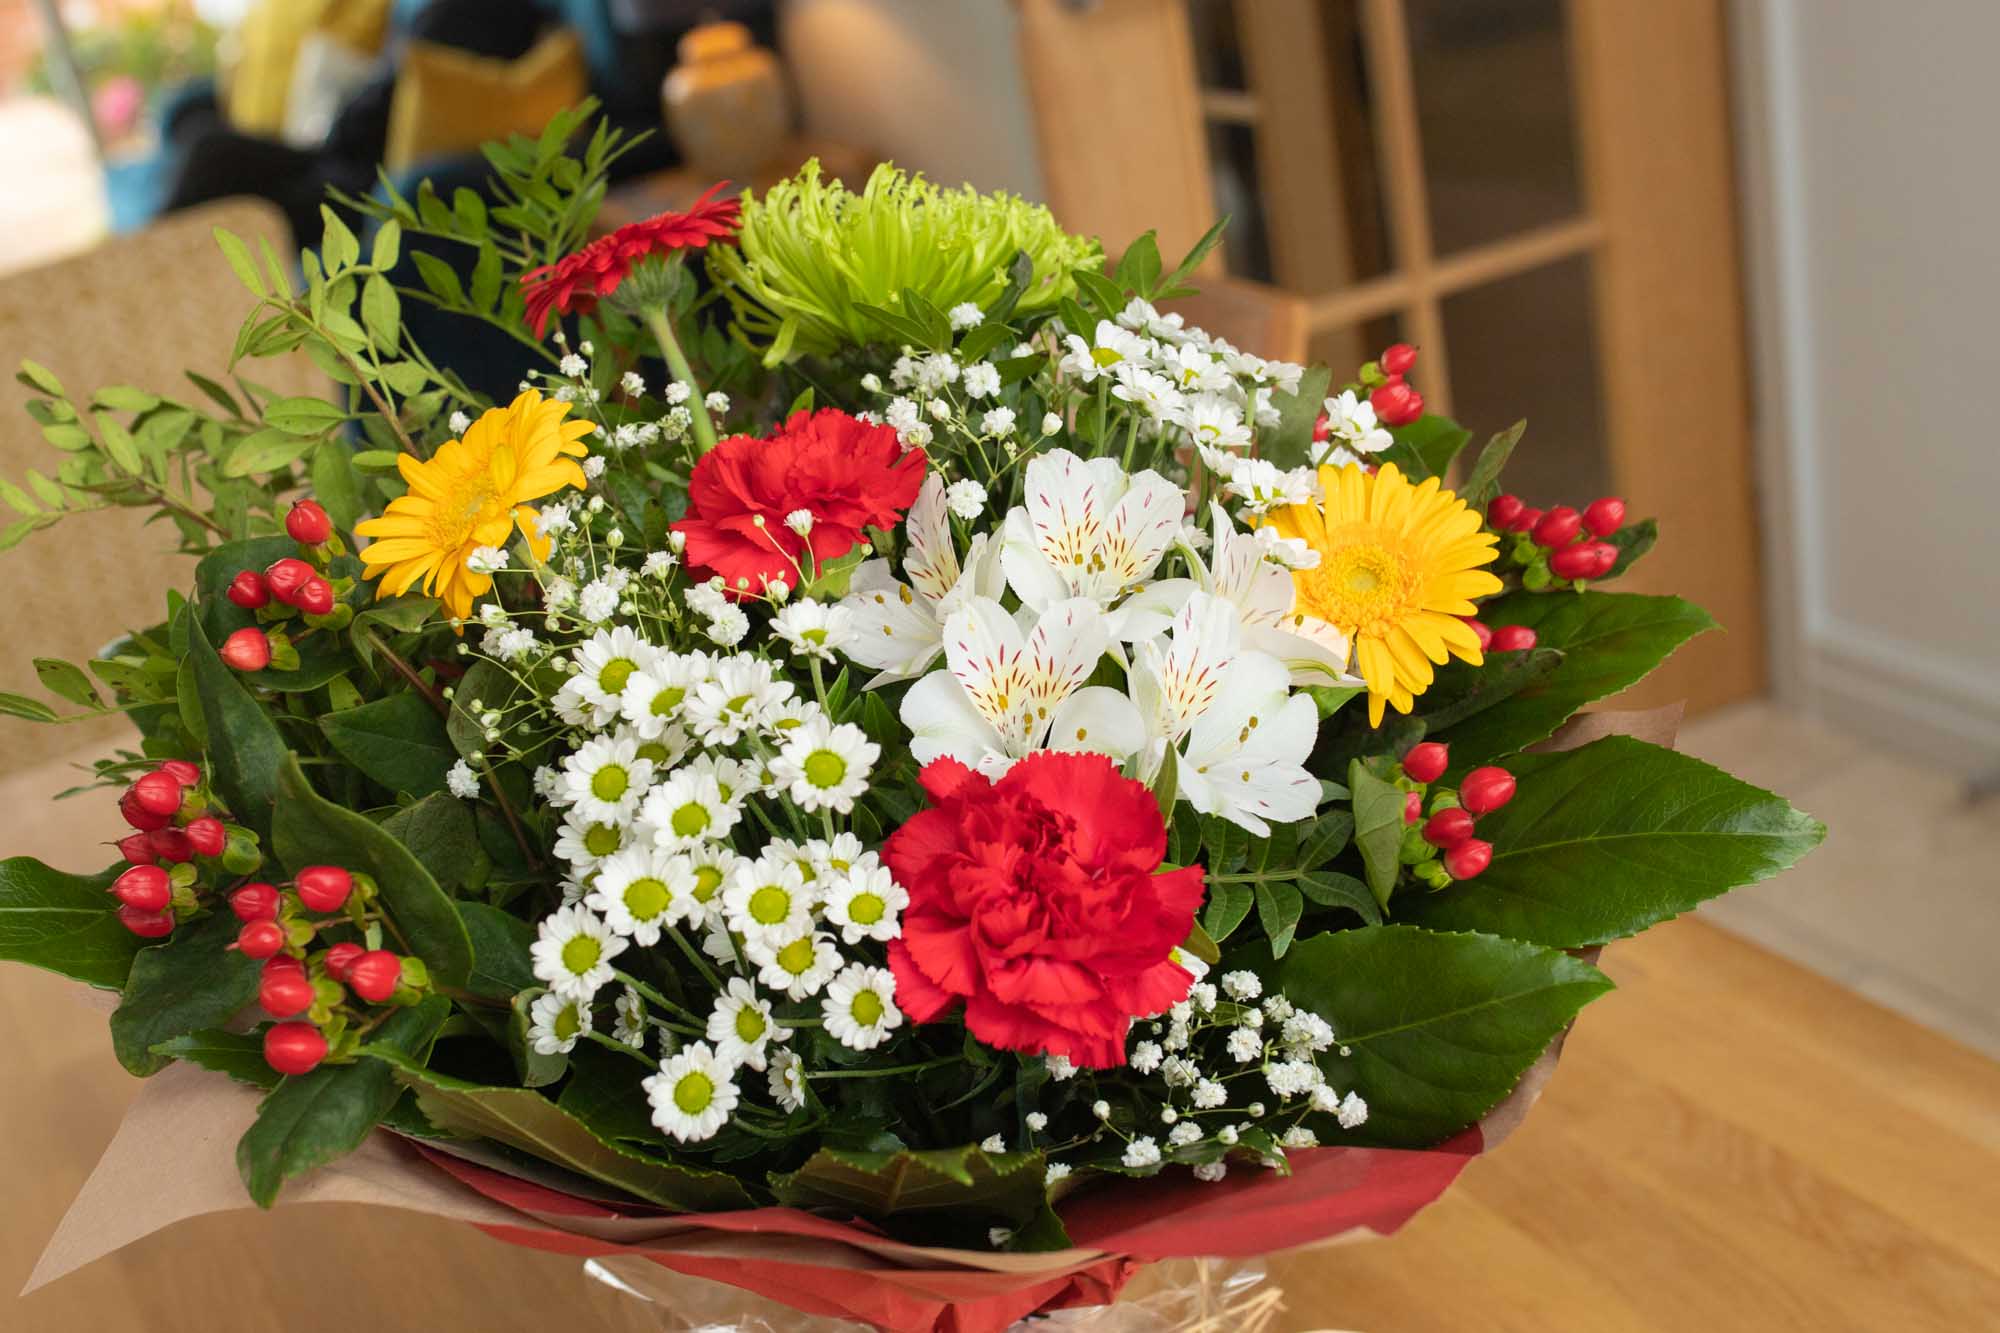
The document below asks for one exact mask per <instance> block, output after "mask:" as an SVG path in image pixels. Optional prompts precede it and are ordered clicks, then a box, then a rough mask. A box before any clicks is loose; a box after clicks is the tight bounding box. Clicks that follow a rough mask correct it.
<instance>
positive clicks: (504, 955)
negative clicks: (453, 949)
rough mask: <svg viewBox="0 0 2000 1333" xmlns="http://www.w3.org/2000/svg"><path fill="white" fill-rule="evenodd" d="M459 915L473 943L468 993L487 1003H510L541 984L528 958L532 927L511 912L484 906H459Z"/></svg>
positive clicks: (533, 937) (473, 904)
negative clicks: (482, 997) (482, 998)
mask: <svg viewBox="0 0 2000 1333" xmlns="http://www.w3.org/2000/svg"><path fill="white" fill-rule="evenodd" d="M458 915H459V917H460V919H462V920H463V921H464V922H465V930H466V934H467V935H469V936H470V937H471V939H472V975H471V977H470V978H469V979H468V980H467V981H466V983H465V988H466V989H467V990H469V991H471V992H472V993H473V994H474V995H479V996H484V997H485V998H487V999H489V1000H512V999H513V998H514V997H515V996H516V995H518V994H520V993H521V992H522V991H527V990H533V989H534V988H536V987H537V986H539V985H540V984H541V983H540V982H539V981H538V980H536V978H535V968H534V964H533V962H532V961H531V959H530V958H529V955H528V949H529V947H530V946H531V945H533V944H534V942H535V928H534V927H533V926H530V925H529V924H528V923H527V922H525V921H523V920H521V918H520V917H517V916H515V915H514V914H513V913H512V912H503V911H501V910H500V909H499V908H497V907H489V906H488V905H486V904H485V903H475V902H462V903H460V904H459V905H458Z"/></svg>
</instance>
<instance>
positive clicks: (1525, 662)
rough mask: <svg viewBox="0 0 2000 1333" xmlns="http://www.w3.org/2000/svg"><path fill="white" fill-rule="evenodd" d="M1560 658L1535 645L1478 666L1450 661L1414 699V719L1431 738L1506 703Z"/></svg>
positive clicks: (1501, 655)
mask: <svg viewBox="0 0 2000 1333" xmlns="http://www.w3.org/2000/svg"><path fill="white" fill-rule="evenodd" d="M1562 660H1563V655H1562V654H1561V653H1560V652H1558V651H1557V650H1556V649H1554V648H1544V647H1543V646H1541V645H1540V644H1536V645H1535V646H1534V647H1533V648H1530V649H1528V650H1527V651H1526V652H1512V653H1495V654H1493V655H1492V656H1490V657H1488V658H1487V659H1486V661H1485V662H1484V663H1483V664H1482V665H1480V666H1473V665H1472V664H1471V663H1469V662H1460V661H1453V662H1451V663H1449V664H1447V665H1445V666H1442V667H1439V668H1438V672H1437V676H1436V678H1435V679H1434V680H1432V682H1431V687H1430V688H1429V689H1428V690H1425V691H1424V692H1423V694H1421V695H1419V696H1418V698H1417V716H1418V717H1420V718H1422V719H1423V723H1424V733H1425V734H1426V735H1430V734H1433V733H1436V732H1440V731H1443V730H1444V729H1445V728H1446V727H1450V726H1455V725H1456V724H1458V723H1460V722H1463V721H1464V720H1465V719H1466V718H1468V717H1471V716H1472V715H1473V714H1475V713H1483V712H1485V711H1486V710H1487V709H1489V708H1493V707H1495V706H1497V705H1499V704H1503V703H1505V702H1506V701H1507V700H1509V699H1511V698H1513V697H1514V696H1515V695H1516V694H1519V693H1520V692H1521V691H1522V690H1524V689H1526V688H1527V687H1528V686H1530V685H1532V684H1534V683H1535V682H1536V681H1538V680H1541V679H1542V678H1543V677H1545V676H1548V675H1550V674H1551V673H1553V672H1554V671H1555V669H1556V668H1557V667H1559V666H1561V665H1562Z"/></svg>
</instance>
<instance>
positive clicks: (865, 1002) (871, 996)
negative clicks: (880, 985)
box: [847, 990, 882, 1027]
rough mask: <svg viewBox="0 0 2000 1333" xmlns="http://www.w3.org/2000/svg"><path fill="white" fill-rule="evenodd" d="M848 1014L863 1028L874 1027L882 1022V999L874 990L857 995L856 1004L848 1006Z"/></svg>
mask: <svg viewBox="0 0 2000 1333" xmlns="http://www.w3.org/2000/svg"><path fill="white" fill-rule="evenodd" d="M847 1012H848V1013H850V1014H852V1015H853V1016H854V1021H855V1022H857V1023H859V1024H860V1025H861V1026H862V1027H873V1026H874V1025H875V1024H877V1023H879V1022H881V1021H882V997H881V996H879V995H877V994H876V993H875V992H874V991H872V990H865V991H861V992H859V993H857V994H856V995H855V997H854V1003H852V1004H850V1005H848V1006H847Z"/></svg>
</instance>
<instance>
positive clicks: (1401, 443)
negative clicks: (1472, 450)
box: [1383, 413, 1472, 481]
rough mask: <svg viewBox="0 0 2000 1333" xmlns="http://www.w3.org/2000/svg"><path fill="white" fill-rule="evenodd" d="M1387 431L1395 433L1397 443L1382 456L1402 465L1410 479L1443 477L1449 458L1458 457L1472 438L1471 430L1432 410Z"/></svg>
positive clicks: (1449, 464)
mask: <svg viewBox="0 0 2000 1333" xmlns="http://www.w3.org/2000/svg"><path fill="white" fill-rule="evenodd" d="M1390 434H1391V435H1393V436H1395V438H1396V443H1395V444H1394V445H1392V446H1390V447H1389V448H1388V449H1386V450H1384V451H1383V457H1384V458H1386V459H1388V460H1389V461H1390V462H1393V463H1395V464H1396V465H1397V466H1398V467H1400V468H1402V469H1403V472H1404V474H1405V475H1406V476H1408V477H1409V479H1410V480H1411V481H1422V480H1424V479H1425V478H1427V477H1442V476H1443V475H1444V474H1445V469H1447V468H1449V467H1450V466H1451V460H1452V459H1454V458H1457V457H1458V451H1459V450H1461V449H1463V448H1465V446H1466V444H1467V443H1468V442H1469V441H1470V440H1471V439H1472V432H1471V431H1469V430H1467V429H1466V428H1465V427H1463V426H1461V425H1459V424H1458V423H1457V422H1456V421H1453V420H1452V419H1451V418H1450V417H1441V416H1438V415H1436V414H1435V413H1426V414H1424V415H1423V416H1421V417H1418V418H1417V419H1416V420H1415V421H1412V422H1411V423H1410V424H1409V425H1407V426H1398V427H1396V428H1395V429H1394V430H1393V431H1391V432H1390Z"/></svg>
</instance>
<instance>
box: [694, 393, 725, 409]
mask: <svg viewBox="0 0 2000 1333" xmlns="http://www.w3.org/2000/svg"><path fill="white" fill-rule="evenodd" d="M701 403H702V406H703V407H706V408H707V409H708V410H709V411H711V412H727V411H728V410H729V395H728V394H726V393H724V392H723V391H722V390H720V389H717V390H716V391H715V392H713V393H711V394H709V395H708V397H706V398H704V399H702V400H701Z"/></svg>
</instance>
